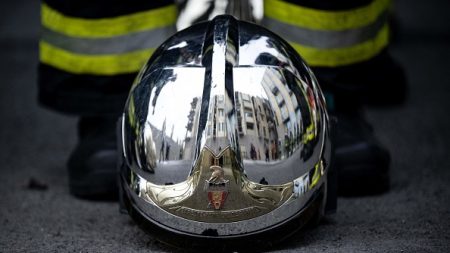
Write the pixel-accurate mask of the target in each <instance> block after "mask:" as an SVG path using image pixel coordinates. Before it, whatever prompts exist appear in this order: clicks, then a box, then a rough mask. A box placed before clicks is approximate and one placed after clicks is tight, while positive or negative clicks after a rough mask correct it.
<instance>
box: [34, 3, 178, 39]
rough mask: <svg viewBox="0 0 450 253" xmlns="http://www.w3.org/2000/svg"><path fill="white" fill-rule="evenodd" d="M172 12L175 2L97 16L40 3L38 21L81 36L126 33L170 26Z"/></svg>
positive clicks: (172, 19)
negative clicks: (67, 13)
mask: <svg viewBox="0 0 450 253" xmlns="http://www.w3.org/2000/svg"><path fill="white" fill-rule="evenodd" d="M176 15H177V10H176V7H175V5H168V6H165V7H161V8H158V9H154V10H148V11H143V12H138V13H133V14H130V15H123V16H119V17H113V18H100V19H84V18H76V17H69V16H65V15H63V14H62V13H60V12H58V11H56V10H54V9H52V8H50V7H49V6H48V5H46V4H42V7H41V22H42V25H43V26H45V27H47V28H49V29H51V30H53V31H56V32H59V33H62V34H66V35H69V36H74V37H85V38H104V37H111V36H119V35H126V34H129V33H132V32H139V31H144V30H150V29H154V28H158V27H164V26H169V25H174V24H175V20H176Z"/></svg>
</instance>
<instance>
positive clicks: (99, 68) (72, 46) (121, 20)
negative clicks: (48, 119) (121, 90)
mask: <svg viewBox="0 0 450 253" xmlns="http://www.w3.org/2000/svg"><path fill="white" fill-rule="evenodd" d="M176 14H177V11H176V7H175V6H174V5H169V6H165V7H161V8H158V9H153V10H147V11H142V12H138V13H133V14H128V15H123V16H118V17H113V18H99V19H84V18H77V17H70V16H65V15H64V14H62V13H60V12H58V11H56V10H54V9H52V8H51V7H49V6H48V5H46V4H42V9H41V22H42V31H41V40H40V43H39V47H40V60H41V62H42V63H45V64H48V65H50V66H52V67H55V68H57V69H60V70H64V71H67V72H69V73H73V74H93V75H117V74H126V73H133V72H137V71H139V69H140V68H141V67H142V66H143V64H144V63H145V61H146V60H148V58H149V57H150V55H151V54H152V52H153V51H154V50H155V48H156V47H157V46H159V45H160V44H161V43H162V42H163V41H164V40H165V39H167V38H168V37H169V36H170V35H172V34H173V33H175V20H176Z"/></svg>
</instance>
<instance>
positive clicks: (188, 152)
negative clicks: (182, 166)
mask: <svg viewBox="0 0 450 253" xmlns="http://www.w3.org/2000/svg"><path fill="white" fill-rule="evenodd" d="M200 106H201V98H200V97H195V98H193V99H192V102H191V109H190V110H189V114H188V116H187V118H188V123H187V125H186V136H185V138H184V147H183V150H182V151H181V152H180V158H181V159H192V157H193V156H194V147H195V141H196V139H197V129H198V120H199V119H198V117H199V116H200Z"/></svg>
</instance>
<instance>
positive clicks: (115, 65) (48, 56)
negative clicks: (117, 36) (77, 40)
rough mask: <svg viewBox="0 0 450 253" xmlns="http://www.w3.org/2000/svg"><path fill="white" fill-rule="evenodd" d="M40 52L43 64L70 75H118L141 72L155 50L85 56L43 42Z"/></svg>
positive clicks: (40, 44) (40, 45)
mask: <svg viewBox="0 0 450 253" xmlns="http://www.w3.org/2000/svg"><path fill="white" fill-rule="evenodd" d="M39 50H40V52H39V53H40V60H41V62H42V63H45V64H48V65H50V66H53V67H55V68H58V69H61V70H64V71H67V72H69V73H73V74H93V75H117V74H127V73H133V72H137V71H139V69H140V68H141V67H142V66H143V65H144V63H145V62H146V61H147V60H148V59H149V57H150V55H151V54H152V53H153V51H154V50H155V49H153V48H151V49H145V50H139V51H134V52H130V53H124V54H113V55H83V54H76V53H73V52H70V51H66V50H63V49H60V48H57V47H54V46H52V45H51V44H48V43H46V42H45V41H41V42H40V43H39Z"/></svg>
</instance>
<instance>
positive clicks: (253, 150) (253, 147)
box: [250, 143, 256, 160]
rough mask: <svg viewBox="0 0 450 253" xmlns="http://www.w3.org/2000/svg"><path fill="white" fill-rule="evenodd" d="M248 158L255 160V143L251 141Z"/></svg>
mask: <svg viewBox="0 0 450 253" xmlns="http://www.w3.org/2000/svg"><path fill="white" fill-rule="evenodd" d="M250 158H251V159H252V160H256V148H255V145H253V143H250Z"/></svg>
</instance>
